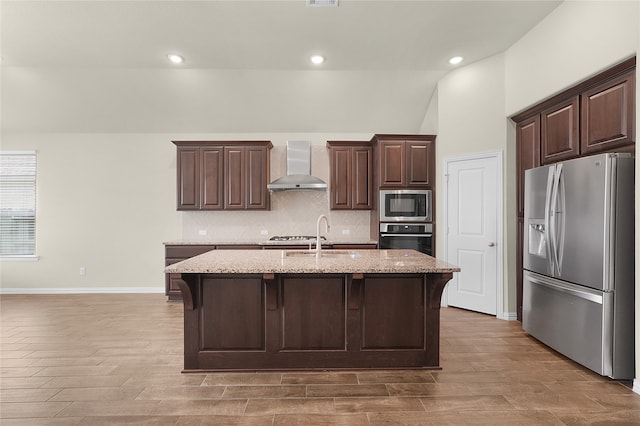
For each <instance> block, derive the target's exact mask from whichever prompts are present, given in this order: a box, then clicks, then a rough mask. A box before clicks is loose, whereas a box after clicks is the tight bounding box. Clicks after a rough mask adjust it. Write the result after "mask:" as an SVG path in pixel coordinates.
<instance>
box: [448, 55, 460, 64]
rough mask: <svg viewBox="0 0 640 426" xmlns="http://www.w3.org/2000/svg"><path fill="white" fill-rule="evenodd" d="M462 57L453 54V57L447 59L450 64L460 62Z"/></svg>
mask: <svg viewBox="0 0 640 426" xmlns="http://www.w3.org/2000/svg"><path fill="white" fill-rule="evenodd" d="M462 59H463V58H462V56H454V57H453V58H451V59H449V63H450V64H451V65H457V64H459V63H460V62H462Z"/></svg>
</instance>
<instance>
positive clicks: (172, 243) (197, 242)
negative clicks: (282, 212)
mask: <svg viewBox="0 0 640 426" xmlns="http://www.w3.org/2000/svg"><path fill="white" fill-rule="evenodd" d="M162 244H164V245H165V246H209V245H211V246H216V245H221V246H222V245H224V246H246V245H256V246H301V247H302V246H308V245H309V244H312V245H313V246H314V247H315V245H316V240H293V241H269V240H268V241H255V240H251V241H237V240H236V241H212V240H177V241H165V242H163V243H162ZM325 244H326V245H334V244H344V245H358V244H378V242H377V241H375V240H344V241H343V240H326V241H322V245H325Z"/></svg>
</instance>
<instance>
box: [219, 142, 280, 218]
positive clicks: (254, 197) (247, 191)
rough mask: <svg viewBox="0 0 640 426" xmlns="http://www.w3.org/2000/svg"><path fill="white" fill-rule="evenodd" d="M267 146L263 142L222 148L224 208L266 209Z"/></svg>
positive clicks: (267, 204) (267, 179) (267, 202)
mask: <svg viewBox="0 0 640 426" xmlns="http://www.w3.org/2000/svg"><path fill="white" fill-rule="evenodd" d="M268 149H269V148H268V147H267V146H266V145H248V146H225V147H224V168H225V173H224V188H225V203H224V206H225V209H227V210H253V209H257V210H265V209H268V208H269V198H270V197H269V191H268V190H267V184H268V183H269V150H268Z"/></svg>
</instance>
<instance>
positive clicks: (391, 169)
mask: <svg viewBox="0 0 640 426" xmlns="http://www.w3.org/2000/svg"><path fill="white" fill-rule="evenodd" d="M405 150H406V147H405V142H404V141H391V140H387V141H381V142H380V151H379V152H380V188H386V187H396V188H398V187H404V186H405V185H406V179H407V178H406V174H407V172H406V167H407V164H406V161H407V158H406V154H405Z"/></svg>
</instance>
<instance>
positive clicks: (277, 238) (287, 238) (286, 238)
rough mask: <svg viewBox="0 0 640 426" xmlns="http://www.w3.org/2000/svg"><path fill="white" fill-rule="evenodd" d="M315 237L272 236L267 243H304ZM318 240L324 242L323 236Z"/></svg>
mask: <svg viewBox="0 0 640 426" xmlns="http://www.w3.org/2000/svg"><path fill="white" fill-rule="evenodd" d="M315 239H316V237H315V235H274V236H273V237H271V238H269V241H306V240H314V241H315ZM320 239H321V240H322V241H326V238H325V237H324V236H321V237H320Z"/></svg>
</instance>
